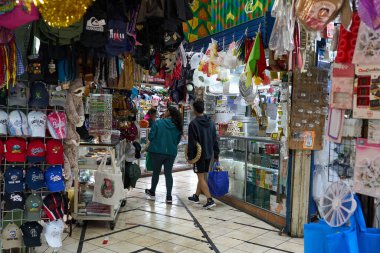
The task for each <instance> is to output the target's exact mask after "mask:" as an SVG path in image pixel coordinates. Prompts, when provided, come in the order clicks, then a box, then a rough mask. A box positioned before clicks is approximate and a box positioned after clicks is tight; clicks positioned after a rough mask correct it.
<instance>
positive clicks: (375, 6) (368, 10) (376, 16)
mask: <svg viewBox="0 0 380 253" xmlns="http://www.w3.org/2000/svg"><path fill="white" fill-rule="evenodd" d="M358 12H359V16H360V18H361V19H362V20H363V22H364V23H365V24H366V25H367V26H368V27H370V28H371V29H372V30H378V29H379V28H380V1H378V0H360V1H359V7H358Z"/></svg>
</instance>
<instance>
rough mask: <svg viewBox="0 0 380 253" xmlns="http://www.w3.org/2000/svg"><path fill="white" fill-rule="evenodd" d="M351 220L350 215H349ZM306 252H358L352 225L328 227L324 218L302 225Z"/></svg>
mask: <svg viewBox="0 0 380 253" xmlns="http://www.w3.org/2000/svg"><path fill="white" fill-rule="evenodd" d="M351 220H353V219H352V217H351ZM304 251H305V252H307V253H334V252H345V253H359V250H358V242H357V236H356V230H355V227H354V226H351V227H350V226H342V227H330V226H329V225H328V224H327V223H326V222H325V221H324V220H319V222H318V223H310V224H305V225H304Z"/></svg>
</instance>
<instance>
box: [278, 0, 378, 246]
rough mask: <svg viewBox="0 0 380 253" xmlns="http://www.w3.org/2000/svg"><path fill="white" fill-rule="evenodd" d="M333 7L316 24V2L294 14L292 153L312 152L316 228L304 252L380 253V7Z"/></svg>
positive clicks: (363, 3) (309, 231)
mask: <svg viewBox="0 0 380 253" xmlns="http://www.w3.org/2000/svg"><path fill="white" fill-rule="evenodd" d="M309 2H311V3H309ZM329 4H330V3H329ZM331 4H332V5H331V6H335V7H337V8H335V9H334V10H333V11H332V12H328V15H326V17H324V18H317V19H315V20H313V21H314V22H312V21H311V18H312V17H314V16H313V13H315V10H319V11H320V12H319V13H320V14H322V12H323V11H324V9H322V7H321V6H320V5H319V3H318V1H299V2H297V3H296V5H295V6H294V7H295V13H294V14H295V17H297V21H296V29H295V33H296V35H297V36H296V37H295V40H294V42H295V45H296V49H297V51H296V52H295V53H294V55H295V56H296V60H295V66H294V69H293V85H292V107H291V114H290V122H291V123H290V139H289V148H291V149H296V150H303V151H304V152H307V150H313V152H311V153H309V154H311V156H310V157H311V165H312V166H311V169H312V171H311V174H312V175H311V180H310V202H311V204H312V207H311V208H310V210H309V214H310V216H311V217H309V218H311V220H313V221H314V222H311V220H306V221H305V223H308V222H310V224H305V226H304V231H303V234H304V237H305V252H333V251H337V250H339V251H341V252H376V251H377V249H378V247H379V245H380V244H379V243H380V236H379V235H380V229H379V227H380V224H379V217H380V216H379V203H380V202H379V197H380V195H379V194H378V192H379V180H380V174H379V166H378V162H379V156H378V154H379V150H380V149H379V147H380V146H379V144H380V142H379V140H380V139H379V133H380V131H379V130H380V129H379V127H378V126H379V119H380V114H379V106H378V104H379V99H380V97H379V96H378V95H379V86H378V83H379V82H378V79H379V72H378V70H379V66H380V60H379V57H378V56H379V53H378V45H380V37H379V32H380V30H379V28H380V26H379V25H378V23H377V22H376V20H378V19H379V17H380V12H379V11H378V8H377V7H378V6H379V2H378V1H372V0H359V1H331ZM327 6H328V5H327V3H326V4H325V5H323V7H326V8H327V9H328V10H332V9H329V8H330V7H327ZM277 18H278V16H277ZM276 22H277V21H276ZM298 49H299V50H298ZM309 161H310V160H309ZM295 182H296V181H295ZM293 212H294V210H293ZM314 218H316V219H314Z"/></svg>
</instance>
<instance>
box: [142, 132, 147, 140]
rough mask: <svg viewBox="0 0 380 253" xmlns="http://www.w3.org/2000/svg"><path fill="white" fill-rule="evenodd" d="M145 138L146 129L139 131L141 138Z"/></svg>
mask: <svg viewBox="0 0 380 253" xmlns="http://www.w3.org/2000/svg"><path fill="white" fill-rule="evenodd" d="M142 138H146V131H141V139H142Z"/></svg>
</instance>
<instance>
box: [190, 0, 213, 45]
mask: <svg viewBox="0 0 380 253" xmlns="http://www.w3.org/2000/svg"><path fill="white" fill-rule="evenodd" d="M211 1H214V0H194V1H193V3H192V4H191V5H190V6H191V10H192V12H193V15H194V18H193V19H191V20H189V21H187V22H186V23H183V31H184V33H185V38H186V40H187V41H189V42H193V41H195V40H197V39H200V38H203V37H206V36H208V35H210V34H211Z"/></svg>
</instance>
